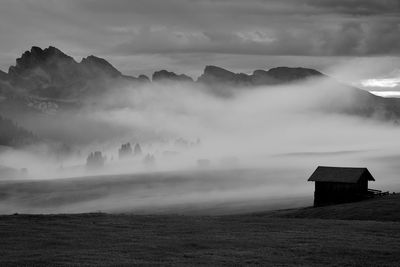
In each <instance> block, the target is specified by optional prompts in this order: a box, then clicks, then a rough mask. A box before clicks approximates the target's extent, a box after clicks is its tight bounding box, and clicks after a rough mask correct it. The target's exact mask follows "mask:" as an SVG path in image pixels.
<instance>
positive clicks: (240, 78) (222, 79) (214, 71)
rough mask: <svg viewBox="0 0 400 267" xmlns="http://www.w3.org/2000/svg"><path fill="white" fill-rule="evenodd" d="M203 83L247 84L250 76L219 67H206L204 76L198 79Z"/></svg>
mask: <svg viewBox="0 0 400 267" xmlns="http://www.w3.org/2000/svg"><path fill="white" fill-rule="evenodd" d="M198 81H199V82H203V83H208V84H211V83H227V84H228V85H231V84H247V83H249V82H250V78H249V75H247V74H245V73H234V72H231V71H228V70H226V69H223V68H220V67H217V66H210V65H209V66H206V67H205V69H204V72H203V74H202V75H201V76H200V77H199V79H198Z"/></svg>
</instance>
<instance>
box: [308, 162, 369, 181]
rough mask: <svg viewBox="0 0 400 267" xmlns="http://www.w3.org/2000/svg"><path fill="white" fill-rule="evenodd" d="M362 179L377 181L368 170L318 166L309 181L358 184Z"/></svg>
mask: <svg viewBox="0 0 400 267" xmlns="http://www.w3.org/2000/svg"><path fill="white" fill-rule="evenodd" d="M361 177H364V178H365V179H367V180H368V181H375V179H374V177H372V175H371V173H370V172H369V171H368V169H367V168H349V167H327V166H318V168H317V169H316V170H315V171H314V173H313V174H312V175H311V176H310V178H309V179H308V181H313V182H338V183H357V182H358V181H359V180H360V178H361Z"/></svg>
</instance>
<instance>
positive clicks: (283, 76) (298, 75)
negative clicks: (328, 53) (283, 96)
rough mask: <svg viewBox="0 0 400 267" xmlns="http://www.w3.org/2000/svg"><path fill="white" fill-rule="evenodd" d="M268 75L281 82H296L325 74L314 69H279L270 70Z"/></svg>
mask: <svg viewBox="0 0 400 267" xmlns="http://www.w3.org/2000/svg"><path fill="white" fill-rule="evenodd" d="M268 74H269V75H270V76H272V77H274V78H276V79H278V80H281V81H288V82H290V81H295V80H301V79H305V78H309V77H312V76H322V75H323V74H322V73H321V72H319V71H316V70H314V69H307V68H289V67H277V68H272V69H270V70H268Z"/></svg>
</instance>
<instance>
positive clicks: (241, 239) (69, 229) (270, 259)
mask: <svg viewBox="0 0 400 267" xmlns="http://www.w3.org/2000/svg"><path fill="white" fill-rule="evenodd" d="M399 208H400V196H398V195H396V196H388V197H382V198H378V199H374V200H369V201H364V202H358V203H352V204H343V205H338V206H331V207H322V208H316V209H310V208H308V209H297V210H285V211H279V212H265V213H253V214H243V215H226V216H183V215H156V216H149V215H130V214H104V213H92V214H90V213H88V214H75V215H73V214H70V215H9V216H1V217H0V240H1V242H0V265H1V266H7V265H24V266H26V265H82V266H85V265H117V264H118V265H124V264H125V265H132V264H140V265H146V264H148V265H157V264H160V265H192V264H199V265H234V264H239V265H264V266H265V265H270V266H292V265H293V266H294V265H296V266H327V265H331V266H398V264H399V262H400V253H399V251H400V216H399V213H400V209H399ZM371 209H373V210H374V212H371ZM355 210H357V211H358V212H357V214H358V215H357V216H355V215H354V212H353V211H355ZM380 210H382V212H381V213H376V212H379V211H380ZM387 212H388V213H387ZM350 214H353V215H354V216H352V217H349V216H350ZM385 214H390V216H389V215H388V216H385ZM299 217H301V218H299ZM331 217H332V218H339V219H345V220H337V219H332V218H331ZM321 218H324V219H321ZM327 218H328V219H327ZM349 219H351V220H349Z"/></svg>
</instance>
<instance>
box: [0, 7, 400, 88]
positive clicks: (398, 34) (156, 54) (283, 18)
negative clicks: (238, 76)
mask: <svg viewBox="0 0 400 267" xmlns="http://www.w3.org/2000/svg"><path fill="white" fill-rule="evenodd" d="M0 36H1V47H0V69H2V70H7V69H8V67H9V66H10V65H12V64H14V62H15V58H16V57H18V56H19V55H20V54H21V53H22V52H23V51H25V50H28V49H29V48H30V47H31V46H32V45H37V46H41V47H47V46H49V45H53V46H56V47H58V48H60V49H61V50H63V51H64V52H65V53H67V54H69V55H71V56H73V57H74V58H75V59H76V60H78V61H79V60H80V59H81V58H82V57H84V56H87V55H90V54H94V55H97V56H101V57H104V58H106V59H107V60H108V61H110V62H111V63H112V64H113V65H115V66H116V67H117V68H119V69H120V70H121V71H122V72H124V73H125V74H129V75H135V76H136V75H139V74H141V73H145V74H147V75H149V74H151V73H152V72H153V71H155V70H159V69H163V68H167V69H169V70H172V71H176V72H180V73H183V72H184V73H187V74H189V75H192V76H197V75H199V74H200V72H201V71H202V69H203V68H204V66H205V65H207V64H215V65H219V66H222V67H226V68H229V69H232V70H235V71H243V72H249V71H251V70H253V69H256V68H263V69H268V68H271V67H275V66H281V65H286V66H305V67H313V68H317V69H319V70H321V71H324V72H326V73H328V74H330V75H333V76H336V77H338V78H340V79H342V80H345V81H350V82H359V84H360V86H364V87H366V88H372V89H373V90H393V91H395V90H400V85H399V84H400V78H399V77H400V1H399V0H248V1H243V0H1V1H0ZM382 88H383V89H382Z"/></svg>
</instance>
